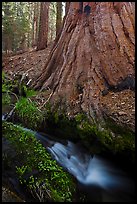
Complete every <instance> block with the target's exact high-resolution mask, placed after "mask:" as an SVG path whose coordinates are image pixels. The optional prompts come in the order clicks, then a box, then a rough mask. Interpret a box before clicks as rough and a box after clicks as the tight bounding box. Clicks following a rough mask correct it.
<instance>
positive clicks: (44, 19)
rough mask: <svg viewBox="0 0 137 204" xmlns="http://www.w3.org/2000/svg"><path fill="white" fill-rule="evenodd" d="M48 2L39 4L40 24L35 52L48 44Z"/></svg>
mask: <svg viewBox="0 0 137 204" xmlns="http://www.w3.org/2000/svg"><path fill="white" fill-rule="evenodd" d="M49 4H50V3H49V2H41V5H40V22H39V34H38V43H37V50H42V49H45V48H46V47H47V43H48V19H49Z"/></svg>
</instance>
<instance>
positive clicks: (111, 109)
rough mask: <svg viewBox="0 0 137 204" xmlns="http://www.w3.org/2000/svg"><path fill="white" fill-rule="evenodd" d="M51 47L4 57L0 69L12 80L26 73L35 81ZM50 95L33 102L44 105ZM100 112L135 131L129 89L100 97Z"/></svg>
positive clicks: (43, 94)
mask: <svg viewBox="0 0 137 204" xmlns="http://www.w3.org/2000/svg"><path fill="white" fill-rule="evenodd" d="M51 48H52V45H50V46H48V47H47V48H46V49H44V50H41V51H36V50H32V51H28V52H25V53H23V54H18V55H15V56H9V57H4V58H3V62H2V68H3V70H4V71H5V73H7V74H8V76H10V77H11V78H12V76H13V75H14V74H17V73H19V74H24V73H25V72H26V73H28V77H29V79H32V81H33V80H35V79H36V78H37V77H38V76H39V74H40V73H41V72H42V70H43V68H44V66H45V63H46V62H47V60H48V56H49V53H50V50H51ZM49 95H50V93H48V92H46V93H43V92H41V93H39V94H38V96H36V97H34V100H37V102H38V101H39V103H38V104H39V106H40V107H41V106H42V104H44V103H45V99H46V100H47V98H48V97H49ZM100 103H101V106H102V110H103V111H105V113H107V115H109V116H110V117H111V118H113V119H114V120H115V121H116V122H117V123H120V124H123V125H125V126H128V127H129V128H130V129H132V130H133V131H135V92H134V91H131V90H129V89H127V90H123V91H120V92H109V93H108V94H107V95H105V96H101V97H100Z"/></svg>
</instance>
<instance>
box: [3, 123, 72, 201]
mask: <svg viewBox="0 0 137 204" xmlns="http://www.w3.org/2000/svg"><path fill="white" fill-rule="evenodd" d="M2 133H3V138H5V139H6V140H8V141H9V144H10V145H11V146H12V147H13V149H12V150H14V151H13V152H14V155H12V156H11V151H7V152H6V153H5V152H3V165H4V167H3V168H5V169H8V168H9V169H10V171H16V172H15V174H16V175H17V177H18V179H19V181H20V183H21V184H22V185H25V186H26V188H27V189H28V190H29V191H30V193H31V194H32V195H33V196H35V197H36V198H37V200H39V201H40V202H44V201H53V202H67V201H68V202H72V201H73V198H74V194H75V190H76V186H75V180H74V178H73V177H72V176H71V175H70V174H69V173H67V172H66V171H64V170H63V168H62V167H60V166H59V165H58V164H57V162H56V161H55V160H53V159H52V158H51V155H50V154H49V153H48V152H47V150H46V149H45V148H44V147H43V146H42V144H41V143H40V142H39V141H37V140H36V138H35V136H34V134H33V133H32V132H29V131H26V130H24V129H23V128H22V127H19V126H16V125H14V124H12V123H10V122H5V121H3V122H2ZM6 154H7V155H6ZM11 160H12V161H11Z"/></svg>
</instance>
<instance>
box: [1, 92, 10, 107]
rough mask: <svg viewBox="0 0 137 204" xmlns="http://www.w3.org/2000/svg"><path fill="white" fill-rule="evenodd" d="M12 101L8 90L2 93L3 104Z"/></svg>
mask: <svg viewBox="0 0 137 204" xmlns="http://www.w3.org/2000/svg"><path fill="white" fill-rule="evenodd" d="M10 103H11V97H10V95H9V93H8V92H6V93H3V94H2V105H9V104H10Z"/></svg>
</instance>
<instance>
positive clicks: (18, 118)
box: [3, 86, 135, 202]
mask: <svg viewBox="0 0 137 204" xmlns="http://www.w3.org/2000/svg"><path fill="white" fill-rule="evenodd" d="M21 87H22V86H21ZM21 87H20V88H21ZM8 88H9V87H8ZM12 88H13V86H12ZM23 90H25V91H26V92H25V93H26V95H25V96H24V94H23V95H22V93H21V92H20V91H19V93H20V94H19V95H17V93H14V92H13V93H14V94H16V95H17V97H16V96H13V95H14V94H12V97H11V95H10V94H9V91H7V90H6V94H8V96H9V98H8V97H7V95H5V97H4V98H5V99H6V100H3V113H5V117H4V118H5V119H6V120H7V121H9V122H12V123H15V124H18V125H21V126H22V127H25V128H26V127H27V128H30V129H32V130H33V131H34V132H35V131H38V132H45V133H48V134H50V135H54V138H56V142H61V140H62V139H66V140H68V139H69V140H71V141H73V142H74V143H79V145H80V146H84V148H86V150H87V152H88V153H90V154H91V155H92V156H93V155H94V154H99V153H101V154H104V155H105V157H108V156H109V157H110V160H111V159H112V158H113V157H114V158H116V160H118V159H119V164H120V163H121V161H122V164H121V166H123V165H124V164H126V165H125V167H124V168H125V169H126V170H127V166H129V168H130V169H131V171H132V167H133V166H134V165H133V166H132V165H131V164H132V163H133V164H134V149H135V148H134V145H135V144H134V134H133V133H132V132H130V131H123V129H122V131H121V129H120V128H119V126H117V125H116V124H115V127H116V128H113V127H114V123H111V124H110V127H112V128H113V129H114V131H115V134H116V135H117V136H116V135H115V134H113V135H112V134H111V132H110V131H108V130H105V129H101V130H100V129H99V128H98V127H97V126H96V125H95V124H94V125H93V124H91V123H90V121H89V119H88V118H87V117H86V115H85V114H83V113H79V114H77V115H76V116H75V117H74V118H71V117H67V116H66V115H65V111H62V110H59V109H58V108H57V109H52V106H51V105H50V104H46V105H45V106H43V108H42V109H39V107H37V103H36V102H35V101H33V97H34V95H33V94H34V92H33V91H32V92H31V94H32V93H33V94H32V95H29V94H30V92H29V94H28V91H29V90H28V89H27V88H26V89H23ZM12 91H13V89H12ZM4 93H5V92H4ZM5 104H6V105H7V107H6V108H5ZM11 104H12V106H11ZM9 106H10V108H9ZM8 109H9V110H8ZM7 110H8V113H9V112H10V114H8V117H7V116H6V114H7V112H6V111H7ZM3 122H4V121H3ZM4 123H5V122H4ZM4 123H3V124H4ZM12 123H10V124H9V125H8V123H7V124H6V123H5V125H4V126H6V131H7V133H6V134H8V137H10V139H11V141H12V142H13V143H14V144H15V147H16V148H17V151H18V153H17V156H15V155H14V154H15V152H16V150H15V149H13V148H12V153H11V154H10V153H8V155H9V158H8V156H6V154H4V155H3V161H4V165H3V166H4V168H5V165H7V168H9V167H11V166H12V165H14V168H13V169H14V170H13V171H14V172H16V173H15V174H16V176H15V175H14V177H17V178H18V179H19V182H20V183H21V182H24V181H25V183H22V184H23V185H25V186H26V182H28V183H27V185H28V187H29V185H32V184H34V183H33V182H34V181H35V179H34V178H33V177H31V176H32V175H33V174H34V175H37V174H39V172H38V171H37V168H42V170H43V168H45V165H48V163H47V160H46V161H45V162H44V164H43V163H42V166H41V165H40V166H39V165H38V166H37V168H36V167H33V168H31V167H28V165H32V163H35V162H36V161H37V159H40V160H41V159H42V160H45V158H46V154H45V153H44V154H43V155H45V158H43V157H44V156H43V157H42V158H41V156H40V157H39V154H38V155H37V157H38V158H33V157H32V158H31V157H30V161H25V165H24V162H23V163H22V162H21V160H20V158H22V156H21V155H23V157H24V155H25V152H24V151H26V149H25V147H26V145H28V146H27V148H29V149H31V151H32V152H33V151H34V150H35V151H36V152H37V153H38V152H39V153H40V155H41V154H42V152H43V151H45V149H43V148H42V146H41V145H40V149H41V148H42V149H43V150H42V152H41V150H40V149H39V145H38V146H37V144H35V143H34V144H33V142H34V141H33V139H31V136H30V133H29V136H27V135H28V133H26V135H25V133H23V135H22V131H21V132H20V131H19V132H18V128H17V129H16V128H15V127H14V125H13V124H12ZM4 126H3V127H4ZM24 131H25V130H24ZM33 131H32V132H31V133H32V134H34V132H33ZM8 132H9V133H8ZM43 135H44V134H43ZM46 136H47V135H45V137H46ZM33 138H34V136H33ZM26 142H28V144H26ZM46 142H47V141H46ZM4 144H5V143H4ZM30 144H31V145H32V147H29V146H30ZM53 144H54V143H53ZM44 145H45V144H44ZM46 145H50V146H51V147H52V142H51V143H47V144H46ZM17 146H18V147H17ZM34 147H35V148H34ZM33 148H34V150H33ZM6 151H7V150H6ZM10 151H11V150H10ZM13 152H14V154H13ZM36 152H35V153H36ZM27 153H28V154H27V155H26V157H25V158H27V157H28V156H30V155H34V153H32V154H30V153H29V151H28V152H27ZM11 155H14V156H13V158H10V156H11ZM120 157H121V158H120ZM7 159H8V161H7ZM10 159H11V161H14V163H13V164H12V162H11V161H10ZM23 159H24V158H23ZM123 159H125V161H124V162H123ZM68 161H69V160H67V162H68ZM5 162H6V164H5ZM16 162H17V163H16ZM26 162H27V163H26ZM39 162H40V161H39ZM39 162H38V163H39ZM130 162H131V163H130ZM40 164H41V163H40ZM43 165H44V166H43ZM15 166H17V169H16V168H15ZM53 166H54V165H53ZM57 168H59V167H57ZM122 168H123V167H122ZM31 170H32V171H31ZM50 170H51V169H50ZM29 171H30V174H29V177H28V175H27V179H26V178H25V180H24V175H25V176H26V174H27V173H28V172H29ZM52 171H53V172H55V169H54V168H53V169H52ZM17 172H18V174H17ZM50 173H51V172H50ZM48 174H49V170H48ZM63 174H64V173H63ZM42 175H43V174H41V173H40V177H41V176H42ZM67 175H68V176H69V177H70V175H69V174H67ZM22 176H23V178H22ZM59 177H60V176H59ZM69 177H68V178H69ZM21 178H22V179H23V181H22V179H21ZM44 178H45V177H44ZM44 178H43V177H42V180H43V179H44ZM72 178H73V179H74V177H72ZM28 179H30V180H28ZM73 179H72V180H73ZM67 180H68V179H67V178H66V177H65V182H67ZM53 181H54V179H53ZM31 182H32V184H31ZM41 182H42V181H40V183H37V181H36V183H37V185H38V186H37V185H33V187H34V189H33V190H31V189H30V190H29V193H30V194H35V196H34V197H35V199H38V200H39V194H41V193H42V192H43V187H44V186H43V185H42V184H41ZM58 182H59V183H58ZM47 183H48V182H47ZM57 183H58V184H56V185H57V186H58V185H59V186H60V185H62V184H60V180H57ZM75 184H76V180H75V179H74V183H73V182H72V183H71V182H70V186H71V185H72V186H73V185H75ZM41 185H42V190H41ZM47 185H48V184H47ZM53 186H54V185H53V184H51V185H48V186H46V189H48V188H49V189H48V191H46V190H45V191H44V192H45V193H44V194H45V196H46V197H45V198H44V199H45V200H49V201H51V200H50V198H52V201H53V200H54V201H59V200H60V199H61V200H62V199H68V200H67V201H70V200H71V199H72V197H73V196H72V194H71V191H70V193H68V195H65V196H66V197H64V195H58V192H56V191H54V190H55V189H56V187H55V189H52V187H53ZM44 188H45V187H44ZM65 188H66V187H64V189H65ZM86 188H87V187H85V189H86ZM36 189H37V190H36ZM51 189H52V190H53V191H52V190H51ZM59 189H60V187H59ZM70 189H71V187H70ZM82 189H83V187H82ZM94 189H96V190H94ZM94 189H93V190H92V191H93V192H94V191H95V192H100V189H98V188H94ZM37 191H38V192H37ZM49 191H50V192H52V195H51V194H50V196H49ZM61 191H62V190H61ZM65 193H66V192H65ZM59 194H60V193H59ZM89 194H90V193H89ZM94 194H95V193H94ZM41 195H43V194H41ZM95 195H96V194H95ZM71 196H72V197H71ZM74 197H75V196H74ZM74 197H73V199H74ZM96 198H97V195H96V196H95V199H96ZM31 199H32V200H33V199H34V198H33V196H32V198H31ZM35 199H34V200H35ZM77 199H79V198H77ZM85 199H86V198H85V195H82V197H81V198H80V200H81V202H82V201H84V200H85ZM88 199H89V198H88ZM90 199H91V198H90ZM100 199H101V198H100ZM32 200H31V202H32ZM74 200H75V199H74ZM70 202H71V201H70Z"/></svg>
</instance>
